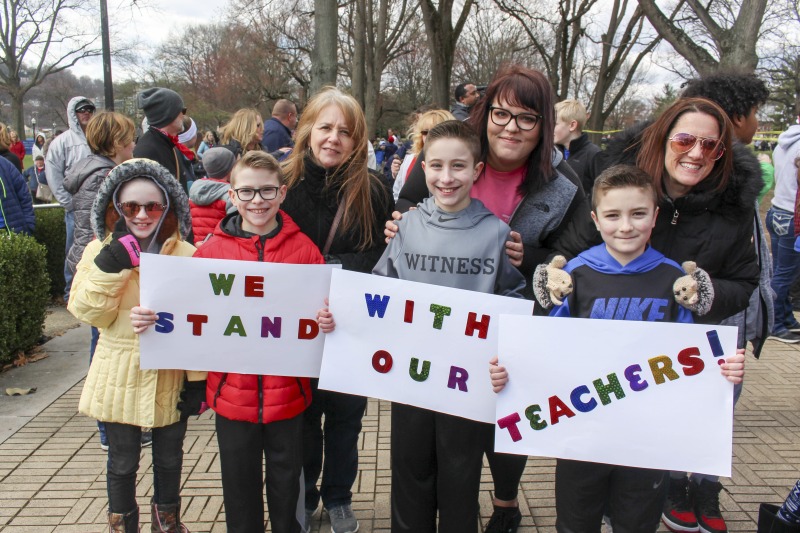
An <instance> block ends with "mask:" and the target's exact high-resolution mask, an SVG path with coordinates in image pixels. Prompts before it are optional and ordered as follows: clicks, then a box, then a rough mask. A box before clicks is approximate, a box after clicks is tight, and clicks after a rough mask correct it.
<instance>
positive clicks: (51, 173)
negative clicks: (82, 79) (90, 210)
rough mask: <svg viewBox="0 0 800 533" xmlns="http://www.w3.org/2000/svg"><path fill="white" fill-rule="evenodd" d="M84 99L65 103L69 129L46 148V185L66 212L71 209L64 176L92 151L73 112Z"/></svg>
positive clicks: (77, 97) (80, 97)
mask: <svg viewBox="0 0 800 533" xmlns="http://www.w3.org/2000/svg"><path fill="white" fill-rule="evenodd" d="M85 100H88V98H86V97H85V96H76V97H75V98H73V99H72V100H70V101H69V104H67V120H68V121H69V130H67V131H65V132H64V133H62V134H61V135H59V136H58V137H56V138H55V139H53V142H51V143H50V146H49V147H48V148H47V160H46V168H47V185H49V186H50V190H51V191H53V195H54V196H55V197H56V200H58V203H60V204H61V205H62V207H64V210H65V211H67V212H71V211H72V195H71V194H70V193H68V192H67V190H66V189H64V177H65V176H66V175H67V172H68V171H69V170H70V169H71V168H72V166H73V165H74V164H75V163H77V162H78V161H80V160H81V159H83V158H84V157H86V156H88V155H89V154H91V153H92V152H91V150H90V149H89V144H88V143H87V142H86V135H84V133H83V129H81V123H80V122H79V121H78V114H77V113H76V112H75V106H77V105H78V103H79V102H82V101H85Z"/></svg>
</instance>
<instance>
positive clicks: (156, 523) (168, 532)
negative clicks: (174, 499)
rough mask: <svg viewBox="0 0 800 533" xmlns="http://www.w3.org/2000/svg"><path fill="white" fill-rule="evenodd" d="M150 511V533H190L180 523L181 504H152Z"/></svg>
mask: <svg viewBox="0 0 800 533" xmlns="http://www.w3.org/2000/svg"><path fill="white" fill-rule="evenodd" d="M150 511H151V515H152V518H153V522H152V524H151V525H150V531H151V532H152V533H190V531H189V530H188V529H187V528H186V526H184V525H183V524H182V523H181V504H180V502H178V503H171V504H158V503H155V502H152V503H151V504H150Z"/></svg>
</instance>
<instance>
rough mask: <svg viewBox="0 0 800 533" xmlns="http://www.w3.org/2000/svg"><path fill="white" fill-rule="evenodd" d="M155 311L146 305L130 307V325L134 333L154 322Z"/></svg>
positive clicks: (143, 329) (140, 331) (144, 329)
mask: <svg viewBox="0 0 800 533" xmlns="http://www.w3.org/2000/svg"><path fill="white" fill-rule="evenodd" d="M156 318H157V316H156V312H155V311H153V310H152V309H147V308H146V307H141V306H138V305H137V306H136V307H134V308H133V309H131V325H132V326H133V332H134V333H142V332H144V331H146V330H147V328H149V327H150V326H152V325H153V324H155V323H156Z"/></svg>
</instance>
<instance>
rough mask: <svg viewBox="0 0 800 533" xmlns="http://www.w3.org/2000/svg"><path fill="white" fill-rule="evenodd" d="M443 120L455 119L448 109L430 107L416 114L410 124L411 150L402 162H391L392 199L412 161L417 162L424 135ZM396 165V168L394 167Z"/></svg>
mask: <svg viewBox="0 0 800 533" xmlns="http://www.w3.org/2000/svg"><path fill="white" fill-rule="evenodd" d="M445 120H455V117H454V116H453V114H452V113H451V112H450V111H447V110H446V109H432V110H431V111H426V112H425V113H422V114H421V115H418V116H417V120H416V121H415V122H414V124H413V125H412V126H411V133H410V135H411V142H412V143H413V144H412V145H411V152H410V153H408V154H406V156H405V158H403V162H402V163H400V164H399V166H396V165H395V163H392V178H394V187H393V188H392V193H393V194H394V201H395V202H396V201H397V197H398V196H400V189H402V188H403V184H404V183H405V182H406V177H407V176H408V173H409V172H410V171H411V169H412V168H414V163H416V162H417V155H418V154H421V153H422V150H423V148H424V147H425V137H426V136H427V135H428V131H429V130H430V129H431V128H433V127H434V126H435V125H437V124H439V123H440V122H444V121H445ZM395 167H396V168H395Z"/></svg>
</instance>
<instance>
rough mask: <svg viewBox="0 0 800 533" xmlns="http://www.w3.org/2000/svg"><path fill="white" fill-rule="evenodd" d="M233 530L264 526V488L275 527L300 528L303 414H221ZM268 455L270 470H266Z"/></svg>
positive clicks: (290, 531)
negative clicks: (267, 418)
mask: <svg viewBox="0 0 800 533" xmlns="http://www.w3.org/2000/svg"><path fill="white" fill-rule="evenodd" d="M216 425H217V442H218V443H219V461H220V466H221V468H222V497H223V500H224V502H225V523H226V524H227V526H228V533H255V532H258V531H264V493H263V489H262V487H263V485H264V482H265V481H266V486H267V508H268V509H269V521H270V524H272V531H273V532H274V533H300V531H302V528H301V525H300V522H299V521H298V517H297V500H298V498H299V497H300V495H301V492H300V472H301V469H302V467H303V417H302V415H298V416H296V417H294V418H290V419H288V420H279V421H277V422H270V423H269V424H256V423H253V422H242V421H239V420H230V419H228V418H225V417H224V416H220V415H219V414H217V415H216ZM262 459H265V460H266V474H264V473H263V472H262V470H261V464H262Z"/></svg>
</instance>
